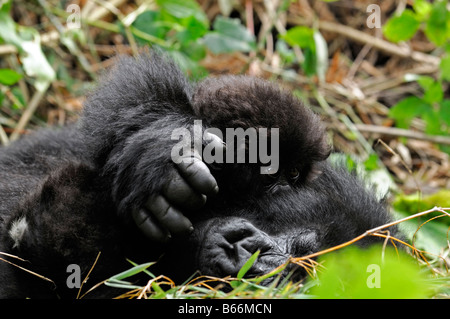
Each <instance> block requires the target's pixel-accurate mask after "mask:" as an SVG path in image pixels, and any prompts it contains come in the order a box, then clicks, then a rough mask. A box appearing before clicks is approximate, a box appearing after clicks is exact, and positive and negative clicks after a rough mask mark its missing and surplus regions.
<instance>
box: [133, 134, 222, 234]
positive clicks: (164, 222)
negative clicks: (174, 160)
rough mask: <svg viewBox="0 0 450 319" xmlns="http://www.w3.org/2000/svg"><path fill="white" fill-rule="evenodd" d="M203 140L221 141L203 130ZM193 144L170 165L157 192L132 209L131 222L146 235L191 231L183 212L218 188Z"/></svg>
mask: <svg viewBox="0 0 450 319" xmlns="http://www.w3.org/2000/svg"><path fill="white" fill-rule="evenodd" d="M203 144H211V146H212V147H214V148H215V149H218V148H223V147H224V144H223V142H222V140H221V139H220V138H218V137H217V136H216V135H213V134H210V133H205V135H204V140H203ZM199 151H201V150H197V149H196V148H195V147H193V148H191V149H190V151H189V152H187V153H186V154H183V155H182V156H181V161H180V162H179V164H176V165H175V166H173V169H171V171H170V172H169V174H168V178H167V179H166V183H165V184H163V187H162V189H161V191H160V192H159V193H154V194H152V195H150V197H149V198H148V200H147V201H146V203H145V204H144V205H143V207H141V208H139V209H135V210H134V211H133V213H132V216H133V219H134V222H135V223H136V225H137V226H138V228H139V229H140V230H141V231H142V232H143V233H144V235H146V236H147V237H148V238H150V239H152V240H154V241H159V242H165V241H167V240H168V239H170V238H171V234H176V235H185V234H188V233H190V232H192V231H193V229H194V228H193V226H192V223H191V222H190V221H189V219H188V218H186V217H185V216H184V214H183V212H186V211H187V212H189V211H195V210H198V209H200V208H201V207H202V206H203V205H204V204H205V203H206V198H207V196H213V195H215V194H216V193H217V192H218V191H219V187H218V186H217V182H216V180H215V178H214V177H213V175H211V173H210V171H209V169H208V167H207V166H206V164H205V163H204V162H203V161H202V157H201V156H200V153H199Z"/></svg>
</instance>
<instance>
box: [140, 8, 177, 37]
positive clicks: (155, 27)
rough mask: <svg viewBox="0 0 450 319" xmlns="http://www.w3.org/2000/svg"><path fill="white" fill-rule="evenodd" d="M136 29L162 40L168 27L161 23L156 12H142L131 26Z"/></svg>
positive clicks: (159, 15)
mask: <svg viewBox="0 0 450 319" xmlns="http://www.w3.org/2000/svg"><path fill="white" fill-rule="evenodd" d="M132 26H133V27H135V28H136V29H138V30H140V31H142V32H145V33H146V34H150V35H152V36H155V37H157V38H160V39H162V38H163V37H164V35H165V34H166V32H167V31H169V30H170V27H169V26H168V25H167V24H164V23H163V21H161V14H160V13H159V12H156V11H144V12H142V13H141V14H140V15H139V16H138V17H137V18H136V20H135V21H134V22H133V24H132Z"/></svg>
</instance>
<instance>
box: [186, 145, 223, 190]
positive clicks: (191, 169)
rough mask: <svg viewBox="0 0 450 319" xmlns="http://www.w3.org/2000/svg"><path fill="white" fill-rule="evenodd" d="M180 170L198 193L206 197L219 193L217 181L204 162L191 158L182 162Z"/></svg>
mask: <svg viewBox="0 0 450 319" xmlns="http://www.w3.org/2000/svg"><path fill="white" fill-rule="evenodd" d="M194 153H195V152H194ZM178 168H179V170H180V174H181V175H182V176H183V177H184V178H185V179H186V180H187V182H188V183H189V184H190V185H191V186H192V187H193V188H194V189H195V190H196V191H198V192H200V193H202V194H205V195H214V194H217V192H218V191H219V186H218V185H217V181H216V179H215V178H214V176H213V175H212V174H211V172H210V170H209V168H208V167H207V166H206V164H205V163H203V162H202V160H200V159H198V158H196V157H191V158H189V159H187V160H183V161H181V163H180V164H178Z"/></svg>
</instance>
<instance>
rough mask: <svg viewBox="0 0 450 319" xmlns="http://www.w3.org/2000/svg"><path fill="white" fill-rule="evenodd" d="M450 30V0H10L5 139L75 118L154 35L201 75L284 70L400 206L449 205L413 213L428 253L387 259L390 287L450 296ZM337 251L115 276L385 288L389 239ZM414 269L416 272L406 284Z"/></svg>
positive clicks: (346, 292)
mask: <svg viewBox="0 0 450 319" xmlns="http://www.w3.org/2000/svg"><path fill="white" fill-rule="evenodd" d="M374 5H375V6H374ZM77 22H79V27H77V26H76V23H77ZM70 24H75V27H74V28H67V26H68V25H70ZM449 39H450V11H449V4H448V2H447V1H439V0H437V1H426V0H411V1H394V0H387V1H366V0H360V1H350V0H343V1H307V0H299V1H290V0H264V1H262V0H254V1H251V0H219V1H212V0H199V1H194V0H164V1H163V0H154V1H143V0H135V1H131V0H94V1H87V0H79V1H53V0H34V1H25V0H16V1H11V0H10V1H2V2H1V3H0V142H1V144H2V145H7V144H9V143H11V142H12V141H14V140H16V139H18V138H20V136H22V135H24V134H27V133H28V132H29V131H31V130H35V129H38V128H40V127H45V126H49V125H64V124H66V123H69V122H73V121H76V119H77V116H78V114H79V111H80V110H81V108H82V103H83V99H84V96H85V94H86V93H87V92H88V91H89V90H90V89H92V88H93V87H95V83H96V81H97V80H98V78H99V76H101V75H102V73H103V72H104V70H107V69H108V68H109V67H110V66H111V65H112V64H113V63H114V58H113V57H114V56H115V55H116V54H136V53H138V52H139V51H140V50H143V48H145V47H159V48H161V49H162V50H165V51H167V52H169V54H170V55H172V56H173V58H174V59H175V60H176V61H177V62H178V63H179V64H180V66H181V67H182V68H183V70H184V71H185V72H186V73H187V74H188V75H189V77H191V78H192V79H194V80H199V79H201V78H203V77H205V76H208V75H212V76H214V75H220V74H229V73H232V74H249V75H254V76H260V77H264V78H267V79H270V80H274V81H278V82H279V83H280V84H281V85H283V86H285V87H287V88H288V89H290V90H292V91H293V93H294V94H295V95H296V96H298V97H299V98H300V99H302V100H303V101H304V102H305V103H306V104H307V105H308V106H310V107H311V108H312V109H313V110H314V111H315V112H317V113H319V114H320V115H321V117H322V118H323V120H324V121H325V122H326V123H327V125H328V132H329V136H330V141H332V142H333V145H334V148H335V150H336V151H337V152H342V153H344V154H347V155H345V156H346V159H347V162H348V165H349V168H355V169H358V170H360V171H361V172H363V173H364V174H365V175H366V176H367V178H368V180H370V181H371V182H372V183H375V184H376V185H377V186H378V187H379V189H380V191H383V190H384V191H385V190H386V189H389V190H390V191H391V193H390V194H391V195H390V198H389V202H390V204H391V207H392V211H393V213H394V215H395V216H396V218H398V219H400V218H405V217H406V218H408V216H413V217H414V214H416V213H419V212H426V211H427V210H430V209H432V208H433V207H435V206H438V207H444V208H447V209H446V210H439V209H435V210H433V211H432V212H430V213H429V214H428V213H427V214H423V216H420V217H417V218H416V217H414V218H411V219H409V220H406V221H404V222H402V223H401V224H400V227H402V229H403V230H404V232H405V233H406V235H407V238H408V240H409V241H410V243H413V244H414V247H416V248H417V249H420V250H421V251H426V252H427V253H419V252H417V251H416V253H417V254H416V255H417V261H416V262H415V266H417V267H415V266H413V267H412V270H411V264H410V262H409V261H404V259H403V258H400V259H399V258H393V259H395V260H397V261H398V263H397V264H395V266H394V267H391V266H388V264H389V263H388V262H386V265H387V266H386V269H387V270H383V272H387V273H389V274H393V276H391V277H389V278H398V279H399V280H397V281H396V280H394V279H392V280H390V281H389V283H387V282H384V283H383V287H384V288H385V289H387V290H383V294H382V295H381V297H382V296H385V297H396V298H401V297H407V298H414V297H417V298H421V297H431V296H433V297H448V296H449V292H450V287H449V286H450V285H449V276H448V270H447V268H448V264H449V244H448V230H449V226H450V221H449V220H450V218H449V217H448V215H446V212H447V214H448V212H449V209H448V208H449V207H450V191H449V186H450V179H449V176H450V169H449V168H450V163H449V153H450V134H449V133H450V93H449V82H450V41H449ZM359 163H362V165H361V164H359ZM440 216H441V217H440ZM400 245H401V244H400ZM410 251H411V250H410ZM335 253H339V254H347V255H346V256H345V258H334V257H333V256H334V255H333V254H334V253H330V254H325V255H323V256H321V257H320V259H319V262H315V261H307V262H308V265H309V266H308V267H311V269H312V271H311V275H312V276H311V278H310V279H308V280H307V281H304V282H301V283H296V284H292V283H289V282H288V281H286V280H285V281H282V282H280V281H275V282H277V283H278V284H279V286H278V287H277V288H276V287H275V286H273V287H272V286H271V287H269V288H267V287H265V288H264V287H262V286H260V285H259V283H260V280H258V279H256V280H254V281H248V280H246V279H244V275H245V272H246V271H245V269H243V270H242V272H241V273H240V275H239V276H238V278H234V279H233V280H231V279H229V280H227V279H223V281H222V284H230V285H231V287H232V291H231V292H230V293H224V292H222V291H220V290H218V289H215V288H214V287H211V286H210V285H209V284H207V283H206V282H208V281H207V280H209V279H205V280H206V281H204V280H200V281H197V282H196V283H195V284H192V283H189V284H188V285H187V286H182V287H184V288H182V289H180V286H177V285H175V284H174V283H172V282H171V281H170V278H164V277H154V276H153V275H152V274H151V272H149V270H151V263H149V264H146V265H134V266H133V267H132V268H131V269H130V270H128V271H125V272H124V273H123V274H119V275H118V276H115V277H114V278H111V279H110V280H109V281H108V284H110V285H116V286H117V285H119V286H121V285H122V287H123V288H126V289H134V290H132V292H131V293H128V294H126V296H127V297H136V296H141V297H142V296H145V297H151V298H168V297H174V296H175V297H183V298H197V297H200V298H205V297H228V298H231V297H241V298H243V297H247V296H251V297H274V298H286V297H288V298H304V297H311V296H319V297H345V298H359V297H361V298H362V297H369V298H370V297H374V298H375V297H380V295H377V294H374V295H371V294H370V291H369V294H367V293H368V291H367V289H365V290H364V289H363V290H358V289H357V287H359V286H358V285H360V284H361V282H365V278H366V277H367V275H368V273H367V272H366V271H365V269H366V264H365V263H364V262H362V261H363V260H372V259H374V260H378V261H374V262H375V263H378V264H383V262H381V259H380V256H381V255H383V254H385V253H386V256H391V254H390V253H388V252H387V250H385V249H383V248H379V249H378V251H376V252H373V251H371V252H366V253H368V255H367V257H363V258H361V254H363V252H356V253H355V252H354V251H353V250H349V251H347V250H343V251H338V252H335ZM327 256H329V257H327ZM294 257H295V256H294ZM255 258H256V257H255ZM383 258H390V257H383ZM391 259H392V258H391ZM343 260H348V261H351V262H343ZM298 262H305V261H298ZM249 265H251V260H250V261H249ZM249 265H247V266H249ZM389 265H390V264H389ZM148 267H150V268H148ZM147 268H148V269H147ZM244 268H245V267H244ZM339 269H340V270H339ZM361 269H363V271H362V272H361V271H360V270H361ZM342 270H344V271H342ZM346 270H347V271H346ZM141 272H146V273H147V274H148V275H149V276H150V278H151V279H150V281H149V285H148V287H131V286H130V285H129V282H128V281H127V278H128V277H130V276H133V275H135V274H136V273H141ZM402 273H403V275H402ZM321 274H324V275H321ZM349 274H354V276H350V277H351V278H350V277H349ZM321 277H322V278H321ZM411 277H414V278H416V279H418V280H417V285H416V286H414V287H410V286H408V288H406V286H405V281H404V279H405V278H411ZM330 278H332V279H330ZM336 278H339V279H336ZM419 279H420V280H419ZM402 280H403V281H402ZM423 281H425V282H426V284H427V289H422V288H423V286H422V285H423ZM337 282H339V283H340V284H339V285H338V286H334V285H333V283H337ZM320 283H322V284H321V286H319V285H320ZM186 287H188V288H186ZM317 287H322V288H317ZM327 287H328V288H327ZM333 287H334V288H333ZM346 287H347V288H346ZM349 287H350V288H351V289H350V288H349ZM181 291H182V292H181ZM372 292H374V291H373V290H372ZM375 292H378V293H379V292H380V291H375ZM392 292H394V293H392Z"/></svg>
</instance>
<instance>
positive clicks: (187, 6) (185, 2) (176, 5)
mask: <svg viewBox="0 0 450 319" xmlns="http://www.w3.org/2000/svg"><path fill="white" fill-rule="evenodd" d="M156 3H157V4H158V5H159V7H160V8H161V10H162V11H166V12H167V13H169V14H170V15H172V16H173V17H175V18H178V19H184V18H188V17H195V18H196V19H197V20H198V21H201V22H202V23H203V24H204V25H206V26H207V25H208V18H207V17H206V15H205V13H204V12H203V11H202V9H201V8H200V6H199V4H198V3H197V2H196V1H194V0H158V1H156Z"/></svg>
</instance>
